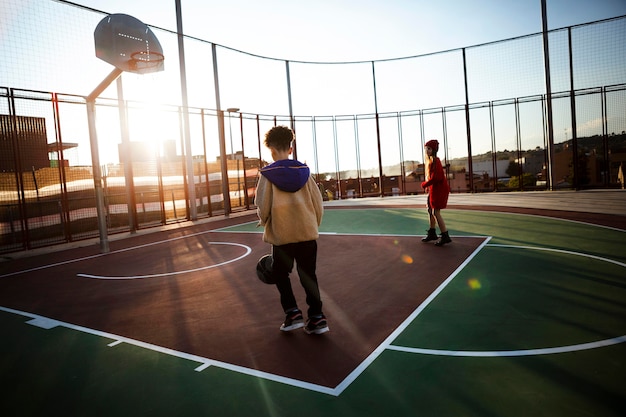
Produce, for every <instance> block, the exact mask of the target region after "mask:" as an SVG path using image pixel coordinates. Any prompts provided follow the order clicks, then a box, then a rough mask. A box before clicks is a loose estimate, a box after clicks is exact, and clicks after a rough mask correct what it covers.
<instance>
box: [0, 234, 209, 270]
mask: <svg viewBox="0 0 626 417" xmlns="http://www.w3.org/2000/svg"><path fill="white" fill-rule="evenodd" d="M212 232H213V230H207V231H204V232H197V233H192V234H189V235H185V236H178V237H173V238H170V239H165V240H159V241H156V242H150V243H146V244H143V245H137V246H131V247H128V248H124V249H118V250H114V251H111V252H107V253H98V254H96V255H90V256H84V257H82V258H74V259H68V260H67V261H62V262H55V263H53V264H48V265H42V266H38V267H35V268H30V269H22V270H21V271H15V272H10V273H8V274H4V275H0V278H4V277H10V276H13V275H20V274H26V273H28V272H33V271H40V270H42V269H48V268H54V267H56V266H61V265H68V264H72V263H76V262H82V261H87V260H89V259H94V258H100V257H103V256H109V255H114V254H116V253H123V252H129V251H133V250H136V249H142V248H147V247H150V246H155V245H160V244H162V243H169V242H175V241H177V240H181V239H187V238H189V237H194V236H200V235H204V234H207V233H212Z"/></svg>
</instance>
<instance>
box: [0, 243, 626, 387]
mask: <svg viewBox="0 0 626 417" xmlns="http://www.w3.org/2000/svg"><path fill="white" fill-rule="evenodd" d="M204 233H210V231H209V232H202V233H197V234H196V235H199V234H204ZM355 235H362V234H355ZM189 236H191V235H189ZM189 236H184V237H179V238H175V239H169V240H167V241H170V240H177V239H180V238H185V237H189ZM375 236H380V235H375ZM384 236H399V237H410V236H412V235H384ZM415 237H418V236H415ZM480 237H484V236H480ZM485 239H486V240H485V241H484V242H483V243H482V244H481V245H480V246H479V247H478V248H477V249H476V250H474V252H473V253H472V254H471V255H470V256H469V257H468V258H467V259H466V260H465V261H464V262H463V263H462V264H461V265H460V266H459V267H458V268H457V269H456V270H455V271H454V272H453V273H452V274H451V275H450V276H449V277H448V278H447V279H446V280H445V281H444V282H443V283H442V284H441V285H440V286H439V287H438V288H437V289H436V290H435V291H434V292H433V293H431V295H430V296H429V297H428V298H427V299H426V300H425V301H424V302H422V304H420V306H418V307H417V309H416V310H414V311H413V313H412V314H411V315H409V316H408V317H407V318H406V319H405V320H404V321H403V322H402V323H401V324H400V325H399V326H398V327H397V328H396V329H395V330H394V331H393V332H392V333H391V334H390V335H389V336H388V337H387V338H386V339H385V340H384V341H383V342H382V343H381V344H380V345H379V346H378V347H377V348H376V349H374V351H373V352H372V353H371V354H370V355H369V356H368V357H367V358H366V359H365V360H364V361H363V362H361V364H359V365H358V366H357V367H356V368H355V369H354V370H353V371H352V372H351V373H350V374H349V375H348V376H347V377H346V378H345V379H344V380H343V381H342V382H341V383H339V384H338V385H337V386H336V387H335V388H330V387H326V386H321V385H317V384H311V383H308V382H305V381H300V380H295V379H292V378H287V377H283V376H280V375H274V374H270V373H267V372H262V371H258V370H256V369H250V368H245V367H242V366H238V365H233V364H229V363H225V362H221V361H216V360H213V359H209V358H204V357H201V356H197V355H192V354H188V353H185V352H179V351H175V350H173V349H169V348H165V347H161V346H157V345H153V344H150V343H146V342H142V341H139V340H134V339H130V338H126V337H122V336H117V335H114V334H111V333H107V332H102V331H99V330H94V329H89V328H86V327H82V326H77V325H73V324H70V323H64V322H60V321H56V320H54V319H49V318H46V317H43V316H39V315H36V314H32V313H27V312H21V311H18V310H13V309H10V308H5V307H2V306H0V310H1V311H6V312H9V313H13V314H20V315H23V316H27V317H31V318H32V319H33V320H31V321H30V322H29V323H32V324H35V325H42V324H43V326H41V327H44V328H46V326H47V327H48V328H51V327H54V326H62V327H66V328H69V329H73V330H77V331H81V332H84V333H88V334H93V335H96V336H101V337H105V338H109V339H113V340H115V342H113V343H112V344H119V343H122V342H124V343H128V344H132V345H135V346H139V347H143V348H145V349H149V350H152V351H155V352H160V353H164V354H167V355H172V356H175V357H179V358H183V359H187V360H190V361H194V362H198V363H200V364H201V365H200V366H198V367H196V368H195V370H196V371H198V372H200V371H202V370H204V369H206V368H208V367H210V366H217V367H219V368H223V369H227V370H231V371H233V372H239V373H242V374H246V375H249V376H253V377H258V378H262V379H266V380H269V381H274V382H278V383H282V384H286V385H291V386H294V387H298V388H303V389H307V390H310V391H315V392H319V393H323V394H328V395H332V396H339V395H340V394H341V393H342V392H343V391H344V390H345V389H346V388H347V387H348V386H350V384H351V383H352V382H353V381H354V380H356V378H357V377H358V376H359V375H361V374H362V373H363V372H364V371H365V370H366V369H367V368H368V367H369V365H370V364H371V363H372V362H373V361H374V360H375V359H376V358H378V356H380V354H381V353H382V352H384V351H385V350H394V351H402V352H408V353H421V354H431V355H434V354H437V355H448V356H475V357H481V356H483V357H484V356H490V355H491V356H521V355H531V354H534V355H538V354H553V353H561V352H570V351H576V350H585V349H593V348H597V347H602V346H609V345H613V344H617V343H623V342H626V335H624V336H620V337H616V338H613V339H607V340H603V341H596V342H590V343H583V344H580V345H573V346H564V347H557V348H545V349H530V350H517V351H493V352H478V351H476V352H473V351H446V350H435V349H421V348H408V347H402V346H395V345H392V344H391V342H392V341H393V340H395V339H396V338H397V337H398V336H399V335H400V334H401V333H402V332H403V331H404V330H405V329H406V328H407V327H408V325H409V324H410V323H411V322H412V321H413V320H415V318H416V317H417V316H418V315H419V314H420V313H421V312H422V311H423V310H424V309H425V308H426V306H428V304H430V303H431V302H432V301H433V300H434V299H435V297H436V296H437V295H438V294H439V293H440V292H441V291H442V290H443V289H444V288H445V287H446V286H447V285H448V284H449V283H450V282H451V281H452V279H454V278H455V277H456V275H458V274H459V272H461V271H462V270H463V269H464V268H465V266H466V265H467V264H468V263H469V262H470V261H471V260H472V259H473V258H474V257H475V256H476V255H477V254H478V253H479V252H480V251H481V250H482V249H483V248H484V247H485V246H487V244H488V243H489V241H490V240H491V237H486V238H485ZM167 241H161V242H156V243H152V244H148V245H142V246H150V245H153V244H159V243H163V242H167ZM488 246H490V247H511V248H525V249H532V250H545V251H553V252H560V253H566V254H572V255H578V256H587V257H590V258H594V259H598V260H603V261H607V262H611V263H615V264H617V265H620V266H626V265H625V264H623V263H621V262H617V261H613V260H610V259H606V258H601V257H598V256H594V255H587V254H581V253H578V252H571V251H566V250H560V249H550V248H541V247H531V246H515V245H499V244H489V245H488ZM131 249H132V248H129V249H125V250H131ZM94 257H95V256H94ZM89 258H93V257H88V258H85V259H89ZM66 263H69V262H66ZM540 352H543V353H540Z"/></svg>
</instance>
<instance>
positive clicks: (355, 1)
mask: <svg viewBox="0 0 626 417" xmlns="http://www.w3.org/2000/svg"><path fill="white" fill-rule="evenodd" d="M74 2H75V3H78V4H81V5H84V6H88V7H92V8H94V9H97V10H102V11H105V12H108V13H125V14H129V15H131V16H134V17H136V18H138V19H140V20H142V21H143V22H144V23H147V24H150V25H155V26H159V27H162V28H164V29H169V30H174V31H175V30H176V13H175V11H176V8H175V0H132V1H129V0H74ZM181 9H182V16H183V19H182V20H183V22H182V23H183V32H184V33H185V34H187V35H189V36H194V37H198V38H201V39H204V40H207V41H210V42H213V43H216V44H219V45H224V46H228V47H231V48H235V49H238V50H241V51H244V52H249V53H253V54H257V55H262V56H268V57H273V58H278V59H286V60H291V61H298V60H301V61H321V62H327V61H333V62H335V61H360V60H365V61H369V60H378V59H388V58H398V57H404V56H413V55H420V54H425V53H431V52H437V51H442V50H448V49H456V48H461V47H466V46H471V45H477V44H482V43H487V42H492V41H495V40H501V39H507V38H512V37H517V36H523V35H528V34H532V33H538V32H541V30H542V15H541V1H540V0H471V1H468V0H437V1H423V0H384V1H383V0H317V1H301V0H263V1H259V0H238V1H236V2H229V1H223V0H222V1H211V0H181ZM546 9H547V17H548V19H547V20H548V29H557V28H561V27H566V26H571V25H577V24H581V23H586V22H590V21H595V20H600V19H606V18H611V17H615V16H621V15H626V0H546ZM224 16H232V17H230V18H224Z"/></svg>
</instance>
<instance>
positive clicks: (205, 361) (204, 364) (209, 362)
mask: <svg viewBox="0 0 626 417" xmlns="http://www.w3.org/2000/svg"><path fill="white" fill-rule="evenodd" d="M0 311H5V312H7V313H11V314H18V315H21V316H26V317H30V318H32V319H34V320H37V322H46V321H54V323H55V325H56V326H55V327H57V326H59V327H65V328H68V329H71V330H76V331H79V332H82V333H87V334H91V335H94V336H99V337H103V338H107V339H112V340H114V342H113V343H112V344H119V343H127V344H129V345H134V346H138V347H141V348H144V349H148V350H152V351H154V352H158V353H163V354H165V355H170V356H175V357H177V358H181V359H186V360H189V361H192V362H198V363H200V364H201V365H200V366H198V367H196V368H195V370H196V371H198V372H199V371H202V370H204V369H206V368H208V367H210V366H215V367H218V368H222V369H227V370H230V371H233V372H237V373H241V374H245V375H249V376H253V377H257V378H262V379H266V380H268V381H274V382H278V383H281V384H286V385H292V386H295V387H298V388H303V389H306V390H309V391H316V392H320V393H322V394H328V395H337V394H335V390H334V389H332V388H329V387H325V386H323V385H317V384H311V383H309V382H305V381H299V380H297V379H293V378H287V377H284V376H280V375H274V374H270V373H268V372H263V371H259V370H256V369H251V368H246V367H243V366H239V365H233V364H231V363H227V362H222V361H218V360H214V359H209V358H205V357H202V356H198V355H192V354H190V353H185V352H180V351H177V350H174V349H170V348H166V347H163V346H158V345H154V344H152V343H146V342H142V341H140V340H135V339H131V338H128V337H124V336H119V335H116V334H113V333H108V332H103V331H100V330H95V329H90V328H88V327H83V326H78V325H75V324H71V323H66V322H62V321H57V320H52V319H49V318H47V317H44V316H39V315H37V314H32V313H27V312H24V311H19V310H14V309H12V308H6V307H2V306H0ZM31 321H32V320H31ZM109 346H111V344H109Z"/></svg>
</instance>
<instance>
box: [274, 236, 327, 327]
mask: <svg viewBox="0 0 626 417" xmlns="http://www.w3.org/2000/svg"><path fill="white" fill-rule="evenodd" d="M272 257H273V258H274V263H273V265H272V271H273V274H274V277H275V279H276V288H278V292H279V293H280V304H281V305H282V306H283V310H284V311H285V312H287V311H289V310H291V309H293V308H296V307H298V304H297V302H296V298H295V296H294V294H293V289H292V288H291V280H290V279H289V273H290V272H291V271H292V269H293V263H294V261H295V262H296V269H297V271H298V276H299V277H300V284H302V288H304V292H305V293H306V303H307V304H308V306H309V308H308V311H307V313H308V315H309V317H311V316H318V315H320V314H322V299H321V297H320V290H319V287H318V285H317V276H316V275H315V266H316V264H317V241H316V240H309V241H307V242H297V243H288V244H286V245H281V246H274V245H273V246H272Z"/></svg>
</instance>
